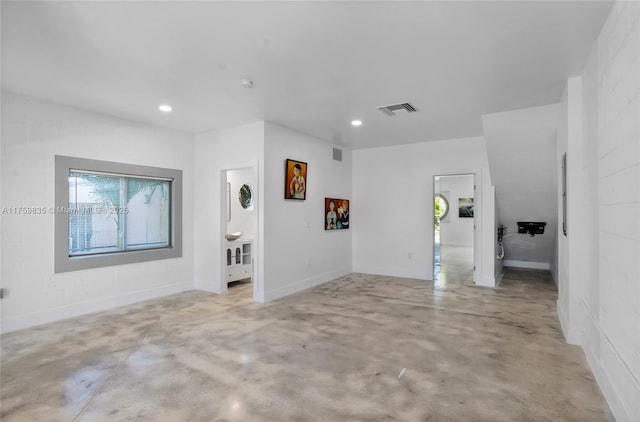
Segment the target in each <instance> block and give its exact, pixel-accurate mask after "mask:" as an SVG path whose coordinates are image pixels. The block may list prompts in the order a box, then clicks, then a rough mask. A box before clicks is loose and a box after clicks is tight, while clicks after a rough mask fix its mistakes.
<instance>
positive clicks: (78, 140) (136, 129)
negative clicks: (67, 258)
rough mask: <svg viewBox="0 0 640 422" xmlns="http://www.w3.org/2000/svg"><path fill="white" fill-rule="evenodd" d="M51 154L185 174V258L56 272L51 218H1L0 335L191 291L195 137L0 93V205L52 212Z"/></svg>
mask: <svg viewBox="0 0 640 422" xmlns="http://www.w3.org/2000/svg"><path fill="white" fill-rule="evenodd" d="M55 155H67V156H74V157H81V158H89V159H97V160H105V161H115V162H123V163H128V164H138V165H148V166H156V167H167V168H175V169H181V170H183V215H184V219H183V225H182V229H183V256H182V257H181V258H173V259H167V260H161V261H150V262H142V263H137V264H128V265H118V266H113V267H104V268H96V269H90V270H82V271H73V272H69V273H58V274H55V273H54V267H53V262H54V261H53V260H54V249H53V245H54V217H55V216H54V214H53V213H52V212H46V213H42V214H31V215H27V214H15V213H10V212H5V213H3V214H2V216H1V217H2V238H1V244H2V257H1V262H2V268H1V271H0V272H1V274H2V286H3V287H5V288H7V289H9V295H8V296H7V297H6V298H5V299H3V300H2V313H1V319H0V324H1V327H2V331H3V332H7V331H12V330H16V329H20V328H23V327H28V326H32V325H37V324H41V323H45V322H50V321H55V320H59V319H63V318H67V317H71V316H76V315H80V314H86V313H90V312H95V311H98V310H102V309H108V308H113V307H116V306H120V305H124V304H128V303H132V302H137V301H140V300H145V299H150V298H154V297H159V296H165V295H167V294H172V293H177V292H180V291H184V290H189V289H191V288H193V223H192V221H193V218H192V214H193V167H194V164H193V162H194V154H193V136H192V135H190V134H186V133H182V132H177V131H172V130H166V129H161V128H158V127H154V126H148V125H144V124H140V123H134V122H128V121H124V120H121V119H116V118H111V117H108V116H104V115H99V114H95V113H91V112H88V111H85V110H80V109H75V108H72V107H66V106H63V105H59V104H54V103H50V102H47V101H41V100H37V99H34V98H30V97H26V96H22V95H16V94H11V93H7V92H3V93H2V177H1V184H2V194H3V197H2V205H3V207H7V208H12V207H44V208H45V209H47V210H48V209H49V208H50V207H52V206H54V193H55V192H54V185H53V178H54V160H55Z"/></svg>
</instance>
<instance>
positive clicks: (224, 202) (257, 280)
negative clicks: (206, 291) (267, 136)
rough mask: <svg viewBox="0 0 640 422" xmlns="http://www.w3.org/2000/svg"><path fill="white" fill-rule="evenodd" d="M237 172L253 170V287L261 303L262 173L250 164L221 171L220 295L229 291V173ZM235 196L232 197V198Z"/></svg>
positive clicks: (255, 296) (257, 299)
mask: <svg viewBox="0 0 640 422" xmlns="http://www.w3.org/2000/svg"><path fill="white" fill-rule="evenodd" d="M236 170H252V171H253V176H254V177H253V186H251V188H252V190H253V194H254V199H253V206H254V209H255V220H256V221H255V223H256V233H255V236H254V238H253V239H251V241H252V244H251V263H252V286H253V297H252V298H253V301H254V302H261V300H260V298H261V297H263V295H264V292H263V290H264V287H263V283H262V277H261V276H260V274H259V271H258V268H259V266H258V263H259V259H260V253H259V252H260V247H259V245H260V217H259V214H260V190H259V186H260V179H259V177H260V173H259V165H258V163H255V164H248V165H246V166H237V167H230V168H225V169H223V170H221V171H220V196H221V197H220V234H221V236H220V252H221V253H220V256H219V257H218V259H219V262H220V272H219V286H218V287H219V289H218V291H219V292H220V294H224V293H226V292H227V290H228V286H227V282H226V266H227V264H226V262H227V260H226V256H225V251H226V244H227V240H226V238H225V236H224V235H225V234H226V233H227V207H228V205H229V202H228V201H229V199H230V195H229V194H227V173H228V172H230V171H236ZM232 196H233V195H231V197H232Z"/></svg>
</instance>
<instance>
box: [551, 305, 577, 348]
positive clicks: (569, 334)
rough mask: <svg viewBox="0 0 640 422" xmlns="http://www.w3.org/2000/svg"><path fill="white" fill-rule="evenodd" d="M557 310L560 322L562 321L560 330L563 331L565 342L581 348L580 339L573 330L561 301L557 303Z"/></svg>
mask: <svg viewBox="0 0 640 422" xmlns="http://www.w3.org/2000/svg"><path fill="white" fill-rule="evenodd" d="M556 310H557V312H558V320H559V321H560V328H561V329H562V334H563V335H564V339H565V341H566V342H567V343H569V344H573V345H577V346H579V345H580V337H579V336H578V335H577V333H576V331H575V330H572V329H571V326H570V324H569V317H568V316H567V313H566V312H565V309H564V308H563V307H562V303H561V302H560V300H558V301H557V302H556Z"/></svg>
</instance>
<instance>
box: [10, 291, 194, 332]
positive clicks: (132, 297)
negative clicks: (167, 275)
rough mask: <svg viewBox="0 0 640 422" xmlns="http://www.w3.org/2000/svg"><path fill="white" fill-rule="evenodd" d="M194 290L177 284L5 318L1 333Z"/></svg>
mask: <svg viewBox="0 0 640 422" xmlns="http://www.w3.org/2000/svg"><path fill="white" fill-rule="evenodd" d="M188 290H193V284H192V283H191V282H188V283H177V284H171V285H168V286H162V287H157V288H153V289H147V290H140V291H135V292H131V293H127V294H124V295H121V296H112V297H108V298H105V299H98V300H93V301H89V302H82V303H76V304H72V305H68V306H62V307H60V308H55V309H50V310H46V311H42V312H34V313H31V314H27V315H19V316H15V317H9V318H3V319H2V320H1V321H0V332H2V333H8V332H11V331H16V330H21V329H23V328H29V327H34V326H36V325H40V324H46V323H48V322H54V321H59V320H62V319H67V318H73V317H76V316H80V315H86V314H91V313H94V312H99V311H104V310H107V309H113V308H117V307H119V306H123V305H130V304H132V303H136V302H142V301H144V300H149V299H156V298H159V297H163V296H168V295H172V294H175V293H181V292H184V291H188Z"/></svg>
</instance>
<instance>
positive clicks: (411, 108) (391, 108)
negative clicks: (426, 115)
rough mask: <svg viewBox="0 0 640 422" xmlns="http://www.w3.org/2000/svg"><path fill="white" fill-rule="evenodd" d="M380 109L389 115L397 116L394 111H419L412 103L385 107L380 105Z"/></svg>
mask: <svg viewBox="0 0 640 422" xmlns="http://www.w3.org/2000/svg"><path fill="white" fill-rule="evenodd" d="M378 110H380V111H381V112H383V113H384V114H386V115H387V116H395V115H396V113H394V111H398V110H406V111H407V113H415V112H416V111H418V110H416V108H415V107H414V106H412V105H411V104H410V103H402V104H392V105H388V106H384V107H378Z"/></svg>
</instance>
